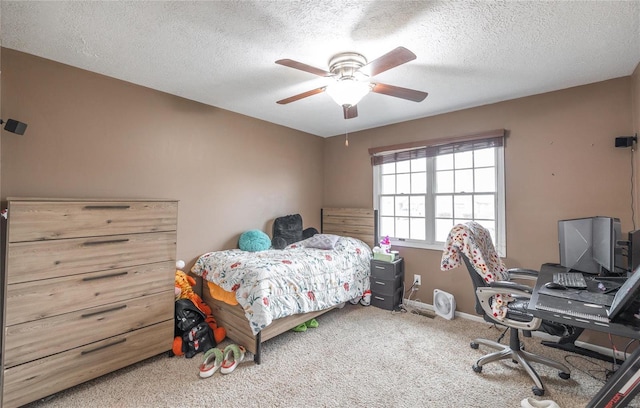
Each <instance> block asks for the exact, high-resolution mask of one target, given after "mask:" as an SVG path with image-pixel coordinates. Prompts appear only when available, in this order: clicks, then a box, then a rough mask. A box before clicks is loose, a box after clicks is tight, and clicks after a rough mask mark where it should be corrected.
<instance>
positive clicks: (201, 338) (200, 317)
mask: <svg viewBox="0 0 640 408" xmlns="http://www.w3.org/2000/svg"><path fill="white" fill-rule="evenodd" d="M175 315H176V326H175V336H176V337H181V338H182V352H183V353H184V356H185V357H186V358H191V357H193V356H195V355H196V354H198V353H200V352H205V351H207V350H209V349H211V348H213V347H215V346H216V345H217V344H216V341H215V339H214V338H213V330H211V327H210V326H209V324H208V323H207V322H206V320H205V318H206V316H205V315H204V313H202V311H200V309H198V308H197V307H196V305H194V304H193V302H192V301H191V300H189V299H180V300H177V301H176V314H175Z"/></svg>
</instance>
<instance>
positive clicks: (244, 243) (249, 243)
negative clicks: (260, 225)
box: [238, 230, 271, 252]
mask: <svg viewBox="0 0 640 408" xmlns="http://www.w3.org/2000/svg"><path fill="white" fill-rule="evenodd" d="M270 247H271V239H270V238H269V236H268V235H267V234H265V233H264V232H262V231H260V230H250V231H246V232H243V233H242V235H240V239H239V240H238V248H240V249H242V250H243V251H249V252H257V251H264V250H266V249H269V248H270Z"/></svg>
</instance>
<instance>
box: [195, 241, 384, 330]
mask: <svg viewBox="0 0 640 408" xmlns="http://www.w3.org/2000/svg"><path fill="white" fill-rule="evenodd" d="M371 258H372V252H371V249H370V248H369V246H368V245H367V244H365V243H364V242H362V241H360V240H358V239H356V238H349V237H341V238H340V239H339V240H338V241H337V242H336V244H335V246H334V249H329V250H324V249H315V248H305V247H304V241H301V242H297V243H295V244H291V245H289V246H288V247H286V248H285V249H283V250H277V249H270V250H266V251H260V252H246V251H242V250H240V249H231V250H226V251H216V252H209V253H206V254H204V255H202V256H201V257H200V258H198V260H197V261H196V263H195V265H194V266H193V268H192V269H191V272H193V273H194V274H196V275H199V276H202V277H203V278H204V279H206V280H208V281H211V282H213V283H215V284H216V285H218V286H220V287H222V288H223V289H225V290H228V291H235V293H236V299H237V300H238V303H239V304H240V305H241V306H242V308H243V309H244V311H245V315H246V317H247V319H248V320H249V324H250V326H251V329H252V330H253V333H254V334H257V333H259V332H260V330H262V329H263V328H265V327H267V326H268V325H269V324H271V322H272V321H273V320H275V319H279V318H281V317H285V316H289V315H293V314H297V313H307V312H314V311H318V310H324V309H327V308H330V307H332V306H335V305H339V304H341V303H343V302H346V301H349V300H352V299H359V298H360V297H361V296H362V295H363V294H364V292H365V291H366V290H369V287H370V285H369V275H370V266H369V263H370V260H371ZM205 290H206V289H205Z"/></svg>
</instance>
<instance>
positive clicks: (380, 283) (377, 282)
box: [375, 281, 386, 286]
mask: <svg viewBox="0 0 640 408" xmlns="http://www.w3.org/2000/svg"><path fill="white" fill-rule="evenodd" d="M375 283H376V285H382V286H385V285H386V283H384V282H380V281H375Z"/></svg>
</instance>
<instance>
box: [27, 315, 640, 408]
mask: <svg viewBox="0 0 640 408" xmlns="http://www.w3.org/2000/svg"><path fill="white" fill-rule="evenodd" d="M318 321H319V323H320V327H319V328H317V329H309V330H307V331H306V332H303V333H294V332H288V333H285V334H283V335H281V336H279V337H277V338H275V339H273V340H271V341H269V342H267V343H265V344H264V347H263V356H262V364H260V365H256V364H254V363H253V361H251V358H252V356H251V355H248V357H249V359H248V360H246V361H245V362H243V363H242V364H241V365H239V366H238V368H237V369H236V370H235V371H234V372H233V373H231V374H229V375H222V374H220V373H219V372H218V373H216V374H215V375H214V376H213V377H211V378H208V379H200V378H199V377H198V375H197V373H198V369H197V367H198V365H199V364H200V362H201V358H202V354H198V355H197V356H196V357H194V358H192V359H186V358H184V357H167V356H166V355H162V356H157V357H154V358H152V359H149V360H147V361H144V362H142V363H139V364H136V365H134V366H131V367H128V368H125V369H122V370H120V371H117V372H115V373H112V374H109V375H106V376H103V377H101V378H98V379H96V380H93V381H90V382H87V383H84V384H81V385H79V386H77V387H74V388H71V389H69V390H66V391H63V392H61V393H59V394H56V395H54V396H51V397H48V398H47V399H45V400H42V401H38V402H35V403H33V404H31V405H30V406H31V407H101V408H102V407H215V408H234V407H242V408H249V407H350V408H353V407H380V408H382V407H384V408H386V407H458V408H460V407H496V406H498V407H514V408H516V407H519V406H520V401H521V400H522V399H523V398H525V397H533V394H532V392H531V387H532V385H533V382H532V381H531V380H530V379H529V377H528V376H527V375H526V374H525V373H524V370H522V369H520V368H519V367H518V366H517V365H515V364H513V363H512V362H511V361H510V360H509V361H506V362H497V363H491V364H489V365H486V366H485V367H484V369H483V372H482V373H481V374H477V373H475V372H473V370H472V369H471V366H472V365H473V364H474V362H475V361H476V360H477V359H478V358H479V357H480V356H482V355H483V354H485V353H486V352H487V350H486V349H483V347H482V346H481V347H480V349H479V350H473V349H471V348H470V347H469V341H470V340H471V339H472V338H475V337H479V336H480V337H485V338H488V339H493V340H495V339H497V338H498V336H499V335H500V333H501V331H500V330H498V329H496V328H494V327H492V326H491V325H489V324H484V323H478V322H475V321H470V320H467V319H460V318H457V319H454V320H451V321H448V320H445V319H442V318H440V317H436V318H433V319H432V318H429V317H424V316H419V315H415V314H408V313H391V312H389V311H385V310H381V309H377V308H375V307H363V306H359V305H358V306H353V305H347V306H346V307H345V308H343V309H340V310H334V311H331V312H329V313H327V314H325V315H323V316H321V317H320V318H319V319H318ZM507 337H508V336H507ZM524 341H525V343H526V348H527V350H529V351H532V352H536V353H541V354H544V355H546V356H549V357H552V358H555V359H557V360H561V361H564V359H565V356H567V361H568V362H569V363H570V364H571V365H570V367H571V368H572V374H571V379H569V380H562V379H560V378H559V377H558V375H557V371H556V370H553V369H549V368H547V367H541V366H536V368H537V369H538V373H539V374H540V376H541V377H542V381H543V382H544V383H545V386H546V389H547V390H546V394H545V396H544V397H542V398H540V397H538V399H551V400H554V401H556V402H557V403H558V404H559V405H560V407H562V408H572V407H584V406H585V405H586V404H587V402H588V401H589V400H590V399H591V397H592V396H593V395H595V393H596V392H597V391H598V389H600V387H601V386H602V384H603V379H604V369H605V368H607V367H610V364H609V365H607V363H604V362H601V361H598V360H589V359H585V358H583V357H580V356H576V355H572V354H569V355H567V353H564V352H560V351H558V350H553V349H549V348H547V347H544V346H541V345H539V342H540V340H539V339H536V338H535V337H534V338H528V339H525V340H524ZM222 345H223V346H224V345H226V343H223V344H222ZM574 367H576V368H574ZM25 392H28V390H25ZM639 400H640V397H637V398H636V399H635V400H634V401H633V403H632V404H631V405H630V406H633V407H640V401H639Z"/></svg>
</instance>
